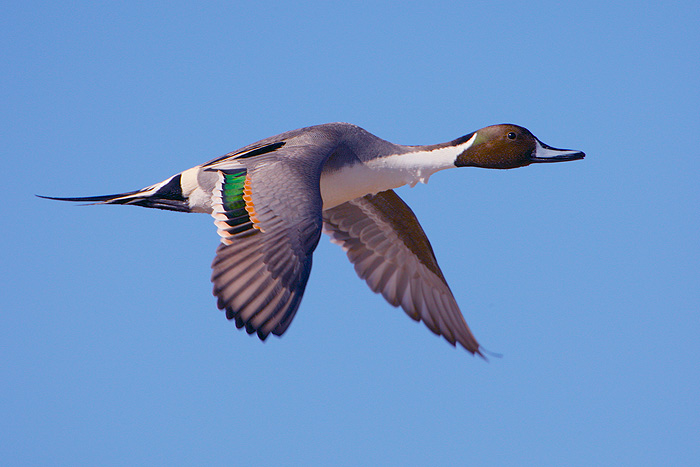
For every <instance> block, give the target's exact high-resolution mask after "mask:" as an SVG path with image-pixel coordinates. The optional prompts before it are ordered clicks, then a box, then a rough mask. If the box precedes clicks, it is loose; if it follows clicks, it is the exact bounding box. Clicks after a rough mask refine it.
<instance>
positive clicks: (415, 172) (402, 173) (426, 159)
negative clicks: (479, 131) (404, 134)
mask: <svg viewBox="0 0 700 467" xmlns="http://www.w3.org/2000/svg"><path fill="white" fill-rule="evenodd" d="M475 138H476V133H474V136H472V137H471V138H470V139H469V140H468V141H466V142H464V143H462V144H459V145H457V146H447V147H444V148H439V149H433V150H431V151H415V152H408V153H405V154H392V155H389V156H383V157H378V158H376V159H372V160H370V161H367V162H364V163H359V162H358V163H357V164H354V165H349V166H346V167H343V168H342V169H340V170H336V171H329V172H326V171H325V170H324V171H323V172H322V174H321V197H322V198H323V209H329V208H332V207H334V206H337V205H339V204H342V203H345V202H347V201H350V200H352V199H355V198H359V197H360V196H364V195H367V194H370V193H371V194H374V193H378V192H380V191H384V190H390V189H392V188H398V187H400V186H403V185H409V186H411V187H414V186H415V185H416V184H417V183H418V182H420V183H428V179H429V178H430V176H431V175H432V174H434V173H435V172H438V171H440V170H445V169H450V168H453V167H456V166H455V160H456V159H457V156H459V155H460V154H461V153H462V152H464V151H466V150H467V149H468V148H469V146H471V145H472V144H473V143H474V139H475Z"/></svg>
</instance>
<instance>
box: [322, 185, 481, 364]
mask: <svg viewBox="0 0 700 467" xmlns="http://www.w3.org/2000/svg"><path fill="white" fill-rule="evenodd" d="M323 231H324V232H325V233H326V234H328V235H329V236H330V237H331V241H332V242H333V243H337V244H338V245H340V246H341V247H342V248H343V249H344V250H345V252H346V253H347V255H348V258H349V259H350V261H351V262H352V263H353V264H354V265H355V271H356V272H357V274H358V276H360V278H362V279H364V280H365V281H366V282H367V284H368V285H369V287H370V288H371V289H372V290H373V291H374V292H377V293H381V294H382V295H383V296H384V298H385V299H386V300H387V301H388V302H389V303H391V304H392V305H394V306H401V308H403V310H404V311H405V312H406V313H407V314H408V316H410V317H411V318H413V319H414V320H416V321H421V320H422V321H423V322H424V323H425V324H426V326H428V328H429V329H430V330H431V331H433V332H434V333H435V334H438V335H442V336H444V337H445V339H447V340H448V341H449V342H450V343H451V344H452V345H455V342H459V343H460V344H461V345H462V346H463V347H464V348H465V349H467V350H468V351H469V352H471V353H477V354H479V355H481V356H482V357H483V355H482V353H481V351H480V350H479V347H480V346H479V343H478V342H477V341H476V339H475V338H474V336H473V335H472V333H471V331H470V330H469V326H467V323H466V321H465V320H464V317H463V316H462V313H461V312H460V310H459V306H458V305H457V302H456V301H455V298H454V296H453V295H452V292H451V291H450V288H449V286H448V285H447V282H446V281H445V277H444V276H443V275H442V271H440V267H439V266H438V264H437V260H436V259H435V254H434V253H433V249H432V247H431V246H430V242H429V241H428V238H427V237H426V235H425V232H423V229H422V228H421V226H420V224H419V223H418V219H416V216H415V214H413V211H411V209H410V208H409V207H408V206H407V205H406V203H404V202H403V201H402V200H401V198H399V196H398V195H397V194H396V193H394V191H393V190H388V191H383V192H381V193H378V194H376V195H367V196H364V197H362V198H357V199H354V200H352V201H348V202H347V203H344V204H341V205H339V206H336V207H334V208H331V209H328V210H326V211H324V212H323Z"/></svg>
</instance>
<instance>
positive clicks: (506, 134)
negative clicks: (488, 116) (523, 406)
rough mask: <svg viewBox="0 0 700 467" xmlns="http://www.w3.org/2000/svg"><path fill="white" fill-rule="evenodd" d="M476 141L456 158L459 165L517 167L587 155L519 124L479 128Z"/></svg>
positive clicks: (490, 167)
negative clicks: (558, 146) (553, 143)
mask: <svg viewBox="0 0 700 467" xmlns="http://www.w3.org/2000/svg"><path fill="white" fill-rule="evenodd" d="M471 139H473V140H474V141H473V143H472V144H471V145H470V146H469V148H467V149H466V150H465V151H464V152H462V153H461V154H460V155H459V156H457V159H456V160H455V165H456V166H457V167H483V168H487V169H514V168H516V167H524V166H526V165H530V164H532V163H537V162H564V161H573V160H577V159H583V158H584V157H585V154H584V153H583V152H581V151H574V150H570V149H556V148H553V147H551V146H547V145H546V144H544V143H543V142H542V141H540V140H538V139H537V138H536V137H535V135H533V134H532V133H530V131H529V130H528V129H527V128H523V127H521V126H518V125H512V124H502V125H491V126H487V127H485V128H482V129H481V130H478V131H476V132H475V133H474V134H473V136H472V138H471Z"/></svg>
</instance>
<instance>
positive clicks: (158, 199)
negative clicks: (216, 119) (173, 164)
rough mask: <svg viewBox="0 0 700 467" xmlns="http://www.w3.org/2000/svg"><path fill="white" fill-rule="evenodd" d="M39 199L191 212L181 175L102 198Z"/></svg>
mask: <svg viewBox="0 0 700 467" xmlns="http://www.w3.org/2000/svg"><path fill="white" fill-rule="evenodd" d="M36 196H38V197H39V198H44V199H52V200H56V201H72V202H82V203H87V204H131V205H134V206H143V207H146V208H156V209H166V210H169V211H180V212H190V206H189V203H188V202H187V199H186V198H185V197H184V196H183V195H182V187H181V186H180V175H179V174H178V175H175V176H174V177H171V178H170V179H168V180H166V181H164V182H162V183H158V184H156V185H153V186H149V187H148V188H144V189H142V190H136V191H129V192H126V193H118V194H114V195H102V196H81V197H71V198H60V197H56V196H41V195H36Z"/></svg>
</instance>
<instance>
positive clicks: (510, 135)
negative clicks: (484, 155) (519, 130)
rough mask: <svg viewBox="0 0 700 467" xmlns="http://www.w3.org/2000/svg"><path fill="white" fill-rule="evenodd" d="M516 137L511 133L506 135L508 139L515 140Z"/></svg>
mask: <svg viewBox="0 0 700 467" xmlns="http://www.w3.org/2000/svg"><path fill="white" fill-rule="evenodd" d="M516 136H517V135H516V134H515V133H514V132H512V131H511V132H510V133H508V139H515V137H516Z"/></svg>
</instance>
